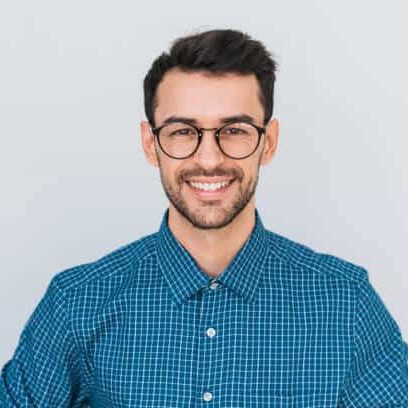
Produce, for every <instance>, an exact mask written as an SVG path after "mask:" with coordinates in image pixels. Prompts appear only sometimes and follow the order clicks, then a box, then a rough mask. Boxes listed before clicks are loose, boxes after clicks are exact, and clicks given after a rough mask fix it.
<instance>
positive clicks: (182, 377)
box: [0, 210, 408, 408]
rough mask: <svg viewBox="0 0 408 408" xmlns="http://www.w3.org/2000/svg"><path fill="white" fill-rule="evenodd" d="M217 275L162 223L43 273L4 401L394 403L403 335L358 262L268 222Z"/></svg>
mask: <svg viewBox="0 0 408 408" xmlns="http://www.w3.org/2000/svg"><path fill="white" fill-rule="evenodd" d="M255 216H256V223H255V226H254V229H253V230H252V233H251V235H250V237H249V239H248V240H247V241H246V243H245V245H244V246H243V247H242V248H241V249H240V251H239V252H238V253H237V254H236V256H235V257H234V259H233V260H232V262H231V263H230V264H229V266H228V267H227V268H226V269H225V270H224V271H223V272H222V274H221V275H220V276H219V277H218V278H217V279H214V278H213V279H212V278H210V276H208V275H206V274H205V273H204V272H203V271H202V270H200V268H199V267H198V265H197V263H196V262H195V260H194V259H193V258H192V257H191V255H190V254H189V253H188V252H187V250H186V249H185V248H184V247H183V246H182V245H181V244H180V243H179V242H178V241H177V240H176V239H175V237H174V236H173V234H172V232H171V231H170V229H169V227H168V210H167V211H166V213H165V215H164V217H163V221H162V224H161V227H160V230H159V231H158V232H156V233H154V234H151V235H148V236H144V237H142V238H141V239H139V240H137V241H135V242H133V243H131V244H128V245H126V246H123V247H121V248H119V249H117V250H116V251H114V252H112V253H110V254H108V255H106V256H104V257H103V258H101V259H99V260H97V261H95V262H92V263H88V264H83V265H79V266H76V267H74V268H71V269H68V270H65V271H63V272H61V273H59V274H57V275H56V276H55V278H54V279H53V280H52V281H51V283H50V286H49V287H48V289H47V291H46V293H45V295H44V297H43V298H42V300H41V302H40V303H39V305H38V306H37V308H36V309H35V311H34V313H33V314H32V316H31V317H30V319H29V320H28V322H27V324H26V325H25V327H24V330H23V333H22V335H21V338H20V341H19V344H18V347H17V349H16V352H15V354H14V356H13V358H12V359H11V360H10V361H9V362H8V363H7V364H6V365H5V366H4V368H3V370H2V372H1V377H0V406H1V407H2V408H6V407H7V408H8V407H40V408H42V407H52V408H57V407H58V408H59V407H84V406H91V407H106V408H113V407H118V408H119V407H152V408H159V407H160V408H170V407H174V408H187V407H203V408H205V407H208V408H211V407H224V408H242V407H248V408H258V407H262V408H267V407H268V408H269V407H300V408H308V407H309V408H311V407H313V408H316V407H322V408H323V407H325V408H326V407H356V408H364V407H367V408H376V407H408V366H407V359H408V345H407V344H406V343H405V342H404V341H403V340H402V337H401V333H400V330H399V328H398V326H397V324H396V322H395V321H394V320H393V318H392V317H391V315H390V314H389V312H388V311H387V309H386V307H385V306H384V304H383V303H382V301H381V299H380V298H379V296H378V294H377V293H376V292H375V290H374V289H373V287H372V286H371V285H370V283H369V280H368V275H367V272H366V270H365V269H363V268H361V267H359V266H356V265H354V264H352V263H349V262H346V261H345V260H342V259H339V258H337V257H334V256H332V255H328V254H322V253H318V252H315V251H313V250H312V249H311V248H308V247H306V246H304V245H302V244H299V243H296V242H294V241H292V240H289V239H288V238H285V237H283V236H281V235H278V234H276V233H274V232H271V231H268V230H266V229H265V228H264V226H263V224H262V222H261V219H260V216H259V213H258V211H257V210H255Z"/></svg>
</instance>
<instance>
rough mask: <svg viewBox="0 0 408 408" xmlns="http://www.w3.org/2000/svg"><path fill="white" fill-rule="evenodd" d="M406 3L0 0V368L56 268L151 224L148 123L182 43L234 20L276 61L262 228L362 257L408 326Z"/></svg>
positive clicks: (153, 180)
mask: <svg viewBox="0 0 408 408" xmlns="http://www.w3.org/2000/svg"><path fill="white" fill-rule="evenodd" d="M406 15H407V9H406V6H405V5H404V2H403V1H400V2H396V1H394V2H393V1H389V2H383V1H381V2H380V1H374V2H373V1H360V2H358V1H341V2H340V1H317V0H315V1H311V0H308V1H306V2H305V1H288V0H281V1H277V2H274V1H267V2H266V1H265V2H257V1H250V2H245V3H244V4H242V3H238V2H236V1H234V2H232V1H229V2H221V1H207V0H206V1H201V2H188V1H183V2H180V1H169V2H151V1H148V2H139V3H138V2H136V1H135V0H132V1H109V2H107V1H100V0H99V1H86V0H81V1H78V0H74V1H73V0H71V1H65V2H62V1H55V0H52V1H51V0H48V1H45V0H37V1H35V2H32V1H18V0H15V1H3V2H1V5H0V44H1V49H0V138H1V139H0V140H1V149H0V178H1V201H0V218H1V222H0V224H1V230H0V248H1V256H0V365H2V364H3V363H4V362H5V361H6V360H7V359H8V358H10V356H11V354H12V353H13V351H14V349H15V347H16V345H17V341H18V338H19V335H20V333H21V330H22V329H23V325H24V323H25V322H26V320H27V319H28V317H29V315H30V314H31V312H32V311H33V310H34V307H35V306H36V304H37V303H38V301H39V300H40V298H41V296H42V295H43V293H44V291H45V289H46V287H47V285H48V283H49V282H50V280H51V278H52V277H53V276H54V275H55V274H56V273H57V272H60V271H62V270H64V269H66V268H68V267H70V266H74V265H76V264H79V263H82V262H89V261H92V260H95V259H97V258H99V257H100V256H102V255H104V254H106V253H107V252H110V251H111V250H113V249H115V248H117V247H118V246H121V245H124V244H126V243H128V242H131V241H133V240H136V239H138V238H140V237H141V236H143V235H147V234H149V233H151V232H154V231H156V230H157V228H158V227H159V223H160V221H161V217H162V215H163V211H164V209H165V207H166V205H167V201H166V199H165V195H164V193H163V192H162V189H161V184H160V180H159V175H158V172H157V171H156V169H154V168H153V167H150V166H149V165H148V164H147V162H146V161H145V159H144V157H143V155H142V150H141V145H140V136H139V121H140V120H141V119H143V118H144V113H143V99H142V79H143V76H144V74H145V72H146V70H147V69H148V67H149V66H150V64H151V62H152V60H153V58H155V57H156V56H157V55H158V54H159V53H160V52H161V51H162V50H164V49H167V48H168V46H169V44H170V42H171V40H172V39H174V38H175V37H178V36H180V35H185V34H190V33H192V32H193V31H194V30H198V29H200V30H202V29H210V28H216V27H223V28H227V27H233V28H238V29H242V30H245V31H247V32H249V33H250V34H251V35H253V36H254V37H255V38H258V39H260V40H262V41H263V42H264V43H265V44H266V45H267V47H268V48H269V49H271V50H272V51H273V52H274V55H275V57H276V58H277V59H278V61H279V64H280V69H279V72H278V75H277V88H276V100H275V104H276V109H275V116H276V117H277V118H279V119H280V122H281V136H280V141H279V147H278V151H277V155H276V156H275V159H274V160H273V161H272V163H271V165H270V166H269V167H266V168H262V170H261V175H260V184H259V189H258V193H257V205H258V208H259V211H260V213H261V216H262V217H263V221H264V224H265V225H266V227H267V228H268V229H271V230H274V231H276V232H278V233H280V234H283V235H285V236H287V237H289V238H291V239H294V240H297V241H300V242H302V243H304V244H306V245H308V246H311V247H312V248H314V249H316V250H318V251H322V252H328V253H331V254H334V255H337V256H340V257H342V258H345V259H347V260H349V261H352V262H354V263H357V264H359V265H362V266H365V267H366V268H367V269H368V271H369V274H370V279H371V282H372V283H373V286H374V287H375V288H376V289H377V290H378V292H379V293H380V295H381V297H382V299H383V300H384V302H385V304H386V305H387V307H388V309H389V310H390V312H391V313H392V315H393V316H394V317H395V319H396V321H397V322H398V324H399V325H400V327H401V330H402V332H403V335H404V337H405V338H408V307H407V306H408V300H407V294H408V293H407V292H408V291H407V288H408V278H407V273H406V270H407V267H406V252H407V246H406V245H407V235H408V217H407V208H408V187H407V180H408V177H407V176H408V164H407V161H406V156H407V150H408V142H407V137H408V132H407V130H408V125H407V108H408V102H407V98H408V97H407V95H408V92H407V91H408V89H407V88H408V80H407V72H408V57H407V48H406V41H405V39H406V38H408V26H407V24H406Z"/></svg>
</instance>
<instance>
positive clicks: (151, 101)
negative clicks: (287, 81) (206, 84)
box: [143, 30, 277, 126]
mask: <svg viewBox="0 0 408 408" xmlns="http://www.w3.org/2000/svg"><path fill="white" fill-rule="evenodd" d="M276 66H277V64H276V61H274V60H273V58H272V57H271V54H270V53H269V52H268V50H267V49H266V48H265V46H264V45H263V44H262V43H261V42H260V41H256V40H254V39H252V38H251V37H250V36H249V35H247V34H245V33H243V32H241V31H237V30H210V31H205V32H202V33H199V34H194V35H191V36H188V37H182V38H179V39H177V40H176V41H175V42H174V43H173V44H172V47H171V48H170V51H169V53H166V52H164V53H162V54H161V55H160V56H159V57H158V58H156V59H155V60H154V61H153V64H152V66H151V68H150V70H149V71H148V73H147V75H146V77H145V79H144V83H143V86H144V106H145V113H146V117H147V119H148V121H149V122H150V123H151V125H152V126H155V121H154V112H155V108H156V104H157V100H156V91H157V87H158V85H159V83H160V81H161V80H162V79H163V76H164V74H165V73H166V72H167V71H169V70H170V69H172V68H175V67H178V68H180V69H182V70H184V71H186V72H189V71H205V72H209V73H212V74H215V75H217V74H219V75H221V74H224V73H237V74H244V75H245V74H254V75H255V76H256V78H257V80H258V83H259V87H260V91H261V92H260V101H261V103H262V106H263V108H264V123H265V124H266V123H267V122H268V121H269V120H270V118H271V117H272V112H273V92H274V84H275V72H276Z"/></svg>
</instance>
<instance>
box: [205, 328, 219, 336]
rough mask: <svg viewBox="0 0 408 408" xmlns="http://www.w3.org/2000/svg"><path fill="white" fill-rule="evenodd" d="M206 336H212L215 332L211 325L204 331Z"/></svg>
mask: <svg viewBox="0 0 408 408" xmlns="http://www.w3.org/2000/svg"><path fill="white" fill-rule="evenodd" d="M206 333H207V336H208V337H214V336H215V334H216V333H217V332H216V331H215V329H214V328H213V327H209V328H208V329H207V331H206Z"/></svg>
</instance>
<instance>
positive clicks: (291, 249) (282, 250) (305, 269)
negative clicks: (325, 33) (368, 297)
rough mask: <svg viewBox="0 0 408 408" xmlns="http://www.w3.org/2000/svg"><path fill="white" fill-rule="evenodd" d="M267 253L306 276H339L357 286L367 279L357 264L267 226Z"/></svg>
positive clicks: (337, 277) (362, 269)
mask: <svg viewBox="0 0 408 408" xmlns="http://www.w3.org/2000/svg"><path fill="white" fill-rule="evenodd" d="M267 242H268V249H269V254H270V256H271V257H272V259H276V260H278V261H279V262H280V263H281V264H283V265H286V267H287V268H289V269H291V270H295V271H297V272H299V271H301V275H302V279H304V278H305V277H308V276H313V277H317V278H319V277H321V278H328V279H334V280H337V281H338V280H341V281H344V282H348V283H350V284H355V285H357V286H359V285H360V284H361V283H362V282H365V281H367V280H368V273H367V270H366V269H365V268H364V267H363V266H360V265H357V264H355V263H353V262H350V261H348V260H346V259H343V258H341V257H339V256H336V255H334V254H330V253H324V252H319V251H318V250H316V249H315V248H312V247H310V246H307V245H305V244H303V243H300V242H297V241H294V240H292V239H290V238H288V237H286V236H283V235H280V234H278V233H276V232H272V231H269V230H267Z"/></svg>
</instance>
